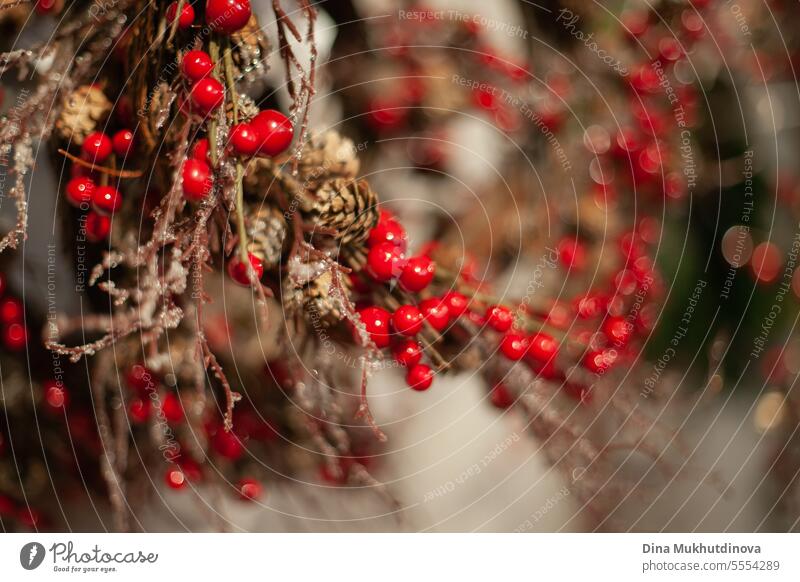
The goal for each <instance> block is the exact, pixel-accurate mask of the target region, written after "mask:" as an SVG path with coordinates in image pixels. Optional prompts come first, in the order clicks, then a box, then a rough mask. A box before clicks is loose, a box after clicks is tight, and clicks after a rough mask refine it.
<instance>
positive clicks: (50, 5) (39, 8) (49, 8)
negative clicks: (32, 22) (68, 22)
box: [35, 0, 58, 15]
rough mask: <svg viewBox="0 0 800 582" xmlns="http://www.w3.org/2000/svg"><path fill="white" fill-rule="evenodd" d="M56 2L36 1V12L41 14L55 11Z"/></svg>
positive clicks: (53, 0) (47, 0)
mask: <svg viewBox="0 0 800 582" xmlns="http://www.w3.org/2000/svg"><path fill="white" fill-rule="evenodd" d="M57 3H58V2H57V0H39V1H38V2H36V7H35V8H36V12H37V14H42V15H45V14H50V13H51V12H54V11H55V9H56V4H57Z"/></svg>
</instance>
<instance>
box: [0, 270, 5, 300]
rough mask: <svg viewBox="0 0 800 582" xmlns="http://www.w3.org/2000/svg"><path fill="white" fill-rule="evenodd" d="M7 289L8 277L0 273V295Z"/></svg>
mask: <svg viewBox="0 0 800 582" xmlns="http://www.w3.org/2000/svg"><path fill="white" fill-rule="evenodd" d="M5 291H6V278H5V277H4V276H3V274H2V273H0V295H2V294H3V293H5Z"/></svg>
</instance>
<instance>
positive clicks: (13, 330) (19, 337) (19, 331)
mask: <svg viewBox="0 0 800 582" xmlns="http://www.w3.org/2000/svg"><path fill="white" fill-rule="evenodd" d="M3 343H4V344H5V346H6V348H7V349H9V350H11V351H12V352H18V351H20V350H22V349H23V348H24V347H25V345H26V344H27V343H28V330H27V329H26V328H25V326H24V325H23V324H21V323H12V324H11V325H9V326H8V327H7V328H5V329H4V330H3Z"/></svg>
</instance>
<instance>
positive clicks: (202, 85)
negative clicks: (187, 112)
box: [189, 77, 225, 115]
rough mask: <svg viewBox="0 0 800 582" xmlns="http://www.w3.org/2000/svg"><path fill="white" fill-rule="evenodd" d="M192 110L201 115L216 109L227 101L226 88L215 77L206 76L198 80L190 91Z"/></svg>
mask: <svg viewBox="0 0 800 582" xmlns="http://www.w3.org/2000/svg"><path fill="white" fill-rule="evenodd" d="M189 100H190V102H191V104H192V110H193V111H196V112H197V113H200V114H201V115H208V114H209V113H213V112H214V111H216V110H217V109H218V108H219V107H220V105H222V104H223V103H224V102H225V89H224V87H223V86H222V84H221V83H220V82H219V81H217V80H216V79H214V78H211V77H206V78H204V79H200V80H199V81H197V82H196V83H195V84H194V85H193V86H192V88H191V90H190V91H189Z"/></svg>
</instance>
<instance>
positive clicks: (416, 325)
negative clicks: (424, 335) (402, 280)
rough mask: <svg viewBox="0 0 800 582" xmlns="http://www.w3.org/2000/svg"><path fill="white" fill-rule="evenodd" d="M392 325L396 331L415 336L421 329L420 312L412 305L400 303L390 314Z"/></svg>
mask: <svg viewBox="0 0 800 582" xmlns="http://www.w3.org/2000/svg"><path fill="white" fill-rule="evenodd" d="M392 325H393V326H394V329H395V330H396V331H397V333H400V334H402V335H405V336H409V337H412V336H415V335H417V334H418V333H419V332H420V330H422V312H421V311H420V310H419V309H417V308H416V307H414V306H413V305H401V306H400V307H398V308H397V310H396V311H395V312H394V315H392Z"/></svg>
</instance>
